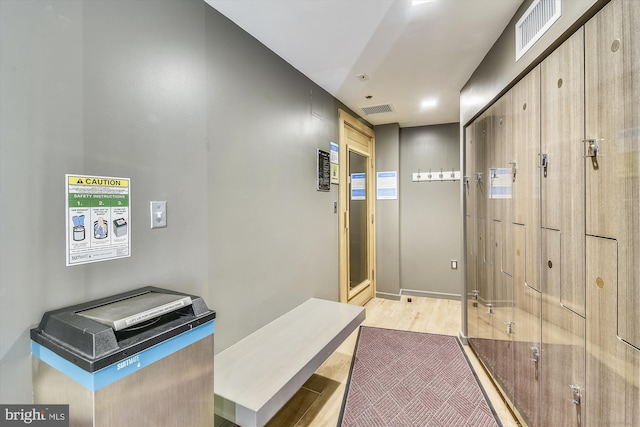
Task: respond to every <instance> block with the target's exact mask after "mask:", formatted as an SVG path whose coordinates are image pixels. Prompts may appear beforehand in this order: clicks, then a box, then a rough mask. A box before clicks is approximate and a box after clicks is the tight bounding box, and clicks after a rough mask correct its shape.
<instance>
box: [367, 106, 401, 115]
mask: <svg viewBox="0 0 640 427" xmlns="http://www.w3.org/2000/svg"><path fill="white" fill-rule="evenodd" d="M360 109H361V110H362V111H364V113H365V114H366V115H367V116H370V115H372V114H383V113H393V108H391V104H382V105H372V106H370V107H360Z"/></svg>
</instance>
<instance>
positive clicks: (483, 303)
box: [474, 258, 494, 369]
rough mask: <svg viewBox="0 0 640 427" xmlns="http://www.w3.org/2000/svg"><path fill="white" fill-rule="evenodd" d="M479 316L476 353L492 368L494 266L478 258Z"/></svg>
mask: <svg viewBox="0 0 640 427" xmlns="http://www.w3.org/2000/svg"><path fill="white" fill-rule="evenodd" d="M477 277H478V309H477V313H478V317H477V328H478V329H477V339H476V342H475V343H474V344H475V345H474V347H475V349H476V353H477V354H478V356H479V357H480V359H481V360H482V361H483V362H484V363H485V365H487V367H489V369H491V368H492V367H493V365H494V362H493V361H494V345H493V314H494V310H493V305H494V303H493V266H492V265H489V264H487V263H486V262H483V261H482V260H480V258H478V276H477Z"/></svg>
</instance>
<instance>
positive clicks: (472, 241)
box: [463, 122, 478, 339]
mask: <svg viewBox="0 0 640 427" xmlns="http://www.w3.org/2000/svg"><path fill="white" fill-rule="evenodd" d="M474 140H475V122H473V123H471V124H470V125H469V126H467V127H466V128H465V153H464V159H465V169H464V186H463V188H464V205H465V238H466V244H465V246H466V248H465V255H466V258H465V288H466V298H467V302H466V304H467V337H469V338H470V339H475V338H477V336H478V325H477V322H478V293H477V292H478V288H477V283H476V275H477V259H478V249H477V227H476V223H477V218H476V216H477V215H476V200H475V195H476V187H475V181H474V179H475V175H476V157H475V148H476V144H474Z"/></svg>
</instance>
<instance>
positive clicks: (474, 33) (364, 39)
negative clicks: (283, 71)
mask: <svg viewBox="0 0 640 427" xmlns="http://www.w3.org/2000/svg"><path fill="white" fill-rule="evenodd" d="M205 1H206V2H207V3H209V4H210V5H212V6H213V7H214V8H216V9H217V10H218V11H220V12H221V13H222V14H224V15H225V16H227V17H228V18H229V19H231V20H232V21H234V22H235V23H236V24H238V25H239V26H240V27H242V28H243V29H244V30H245V31H247V32H248V33H250V34H251V35H253V36H254V37H255V38H256V39H258V40H260V42H262V43H263V44H264V45H266V46H267V47H269V48H270V49H271V50H272V51H274V52H275V53H277V54H278V55H279V56H281V57H282V58H283V59H285V60H286V61H287V62H289V63H290V64H291V65H292V66H293V67H295V68H296V69H298V70H299V71H301V72H302V73H303V74H305V75H306V76H308V77H309V78H310V79H311V80H313V81H314V82H315V83H317V84H318V85H319V86H321V87H322V88H324V89H325V90H327V91H328V92H329V93H331V94H332V95H333V96H334V97H336V98H337V99H339V100H340V101H342V102H343V103H344V104H345V105H347V106H348V107H349V108H351V109H352V110H353V111H355V112H356V113H357V114H360V115H361V116H362V117H364V118H365V119H366V120H367V121H369V122H370V123H372V124H374V125H378V124H387V123H399V124H400V126H401V127H410V126H422V125H431V124H440V123H453V122H457V121H459V119H460V89H462V87H463V86H464V84H465V83H466V82H467V80H468V79H469V77H470V76H471V74H472V73H473V71H474V70H475V69H476V67H477V66H478V64H480V61H482V58H484V56H485V55H486V53H487V52H488V51H489V49H490V48H491V46H492V45H493V44H494V43H495V41H496V40H497V38H498V37H499V36H500V34H501V33H502V31H503V29H504V28H505V26H506V25H507V24H508V23H509V21H510V20H511V18H512V17H513V15H514V14H515V12H516V10H517V9H518V7H519V6H520V5H521V4H522V1H523V0H427V1H423V2H417V1H412V0H205ZM414 3H415V4H414ZM418 3H419V4H418ZM361 74H364V75H365V77H364V79H362V77H360V78H359V77H357V76H358V75H361ZM369 96H370V97H371V98H367V97H369ZM381 104H390V105H391V110H392V111H391V112H386V113H379V114H369V115H367V114H366V113H365V112H364V111H363V110H362V107H371V106H378V105H381Z"/></svg>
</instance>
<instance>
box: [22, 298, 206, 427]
mask: <svg viewBox="0 0 640 427" xmlns="http://www.w3.org/2000/svg"><path fill="white" fill-rule="evenodd" d="M215 317H216V313H215V311H213V310H210V309H209V308H208V307H207V305H206V303H205V302H204V300H203V299H202V298H201V297H197V296H194V295H187V294H183V293H179V292H174V291H170V290H167V289H160V288H155V287H145V288H140V289H137V290H135V291H131V292H126V293H122V294H118V295H114V296H111V297H108V298H103V299H100V300H96V301H91V302H87V303H83V304H79V305H74V306H71V307H67V308H63V309H59V310H54V311H49V312H46V313H45V314H44V315H43V316H42V320H41V322H40V325H39V326H38V327H37V328H34V329H32V330H31V352H32V368H33V396H34V403H35V404H68V405H69V421H70V426H73V427H76V426H77V427H84V426H91V427H127V426H132V427H133V426H135V427H142V426H153V427H162V426H167V427H168V426H176V427H178V426H181V427H182V426H194V427H202V426H213V423H214V421H213V420H214V407H213V399H214V397H213V396H214V394H213V334H214V319H215Z"/></svg>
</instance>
